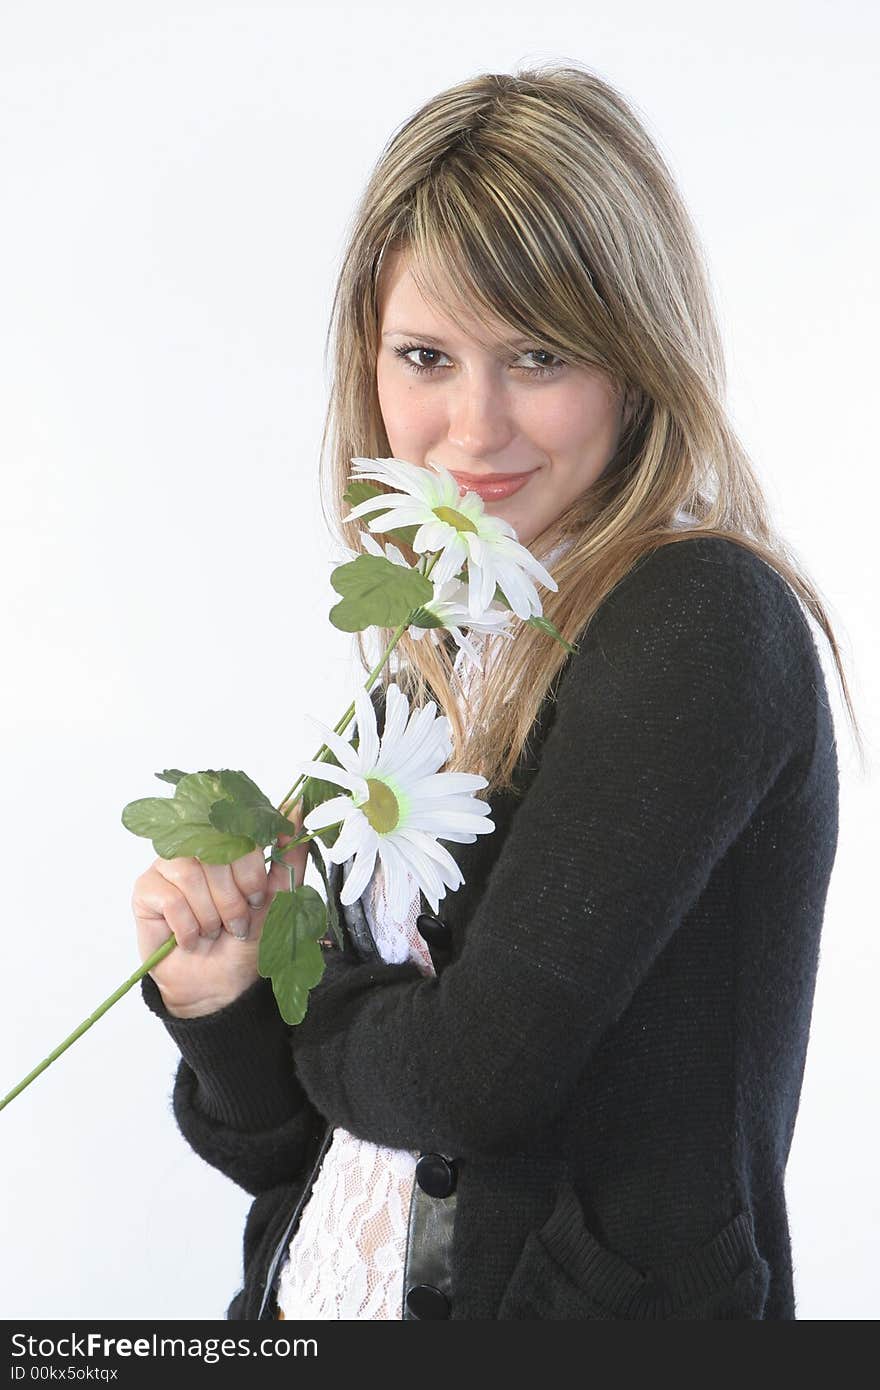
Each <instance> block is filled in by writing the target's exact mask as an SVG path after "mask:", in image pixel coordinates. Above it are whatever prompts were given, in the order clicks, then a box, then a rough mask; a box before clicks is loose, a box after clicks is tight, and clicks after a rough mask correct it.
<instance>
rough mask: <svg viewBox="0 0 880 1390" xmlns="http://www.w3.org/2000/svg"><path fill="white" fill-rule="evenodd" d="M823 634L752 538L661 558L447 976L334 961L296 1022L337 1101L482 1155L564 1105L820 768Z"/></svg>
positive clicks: (307, 1078)
mask: <svg viewBox="0 0 880 1390" xmlns="http://www.w3.org/2000/svg"><path fill="white" fill-rule="evenodd" d="M811 641H812V638H811V634H810V632H809V629H808V628H807V626H806V623H805V621H804V618H803V614H802V613H801V611H800V609H799V608H798V607H797V603H796V599H795V597H794V595H793V594H792V592H791V590H790V589H789V588H788V586H787V584H785V581H783V580H782V579H781V577H780V576H779V575H778V574H776V572H775V571H774V570H772V569H771V567H770V566H769V565H766V564H765V563H764V562H763V561H761V560H759V559H758V557H756V556H755V555H753V554H752V553H751V552H749V551H747V550H745V549H744V548H743V547H741V546H738V545H737V544H736V543H735V542H732V541H726V540H723V539H721V538H702V539H700V538H689V539H687V540H686V541H683V542H676V543H672V544H669V545H665V546H662V547H660V548H658V549H657V550H655V551H654V552H652V553H651V554H650V555H648V556H647V557H643V558H642V559H641V560H640V562H639V563H638V564H637V565H636V566H635V568H634V569H633V570H631V571H630V573H629V574H628V575H627V576H626V577H625V578H624V579H623V580H622V581H621V582H620V583H619V584H618V585H617V586H616V587H615V589H614V590H613V591H612V593H611V594H610V595H609V596H608V597H607V598H606V600H605V602H604V603H603V604H602V605H601V606H600V608H599V610H598V612H597V614H596V615H595V616H594V619H593V621H592V622H591V623H590V624H589V627H588V629H587V631H586V633H585V634H584V635H583V636H582V638H581V641H580V646H579V650H578V651H577V652H576V653H575V654H574V655H573V657H572V658H571V661H570V665H569V669H568V671H567V672H566V675H565V679H564V680H563V681H562V682H561V684H560V689H559V693H558V696H557V709H556V718H555V720H554V722H553V725H552V727H551V729H550V732H549V734H548V736H547V739H546V742H545V744H544V747H543V750H542V755H541V759H540V766H539V768H538V770H537V772H536V774H535V776H534V778H533V780H532V782H531V785H530V787H529V789H528V792H527V794H526V795H525V797H524V798H523V800H522V802H521V804H520V805H519V806H518V808H517V809H516V812H515V814H514V817H513V821H512V824H511V828H510V830H509V831H508V833H507V836H506V839H505V842H504V845H503V847H502V850H501V852H500V854H499V855H498V857H497V858H496V860H495V862H494V864H493V867H492V871H491V873H490V874H489V876H488V878H487V882H486V886H485V889H484V890H483V892H482V895H481V896H480V898H479V900H478V902H477V905H476V907H475V909H474V911H473V913H472V915H471V917H470V918H469V920H468V922H467V924H466V929H465V932H464V945H463V948H462V949H461V951H460V953H459V954H458V956H457V957H456V958H455V959H454V960H453V961H452V962H451V963H450V964H449V965H447V966H446V968H445V969H444V970H443V971H442V972H441V974H440V975H439V976H438V977H437V978H431V979H424V978H421V977H420V976H419V974H418V972H417V969H416V967H415V966H413V965H411V964H403V965H390V964H382V963H352V962H351V960H350V959H348V958H339V959H331V960H328V962H327V969H326V971H325V974H324V977H323V979H322V981H321V983H320V984H319V986H318V987H317V988H316V989H315V990H314V991H312V994H311V995H310V998H309V1006H308V1012H307V1014H306V1017H305V1019H304V1020H303V1022H302V1023H301V1024H299V1025H297V1027H296V1028H295V1029H294V1030H293V1036H292V1045H293V1049H294V1055H295V1057H296V1063H297V1072H298V1075H299V1077H300V1079H301V1081H302V1084H303V1086H304V1088H305V1090H306V1092H307V1094H308V1095H309V1096H310V1097H311V1099H312V1101H313V1102H314V1103H315V1105H317V1106H318V1107H319V1108H320V1110H321V1111H322V1113H324V1114H325V1115H327V1116H328V1117H329V1119H330V1120H331V1121H332V1122H333V1123H336V1124H341V1125H343V1126H345V1127H346V1128H347V1129H349V1130H351V1131H352V1132H353V1133H354V1134H357V1135H360V1136H362V1137H364V1138H367V1139H370V1140H372V1141H374V1142H376V1143H384V1144H388V1145H391V1146H393V1147H404V1148H412V1147H418V1148H421V1149H423V1150H426V1151H427V1150H435V1151H438V1152H441V1153H447V1154H459V1155H462V1156H467V1155H469V1154H474V1155H480V1154H492V1153H495V1152H499V1151H504V1150H507V1149H512V1148H516V1147H518V1146H520V1145H521V1144H522V1143H523V1142H524V1140H526V1139H527V1137H528V1136H529V1135H532V1134H534V1132H535V1130H536V1129H537V1128H538V1127H539V1126H541V1125H542V1124H545V1123H550V1122H551V1121H553V1120H554V1119H555V1118H556V1117H557V1116H558V1115H559V1114H560V1112H561V1111H562V1110H563V1109H564V1107H565V1106H566V1103H567V1102H568V1100H569V1099H570V1098H571V1095H572V1093H573V1090H574V1088H575V1086H576V1083H577V1080H578V1077H579V1075H580V1073H581V1072H582V1071H583V1070H584V1068H585V1066H586V1065H587V1064H588V1063H589V1061H590V1059H591V1056H592V1054H593V1053H594V1051H595V1049H596V1048H597V1046H598V1044H599V1043H600V1041H601V1040H602V1038H603V1035H604V1034H605V1033H606V1032H607V1030H608V1029H609V1028H610V1027H611V1026H612V1025H613V1024H614V1023H615V1021H616V1020H617V1019H619V1018H620V1016H621V1015H622V1014H623V1012H624V1011H625V1010H626V1008H627V1005H628V1003H629V1002H630V1000H631V999H632V996H633V994H634V992H635V990H636V989H637V988H638V986H639V984H640V982H641V981H642V980H643V979H644V978H645V976H646V975H647V973H648V972H649V971H650V970H651V967H652V965H653V963H654V962H655V961H656V959H657V957H658V955H659V953H660V952H661V951H662V950H663V949H664V947H665V946H666V945H667V943H668V942H669V941H670V939H671V937H672V935H673V933H674V932H675V930H676V928H677V926H678V925H679V924H680V923H681V921H682V918H683V917H684V915H685V914H686V913H687V912H688V910H689V909H690V908H691V906H692V905H693V904H694V903H695V902H696V900H697V899H698V897H699V896H700V894H701V893H702V891H703V889H704V887H705V886H706V883H707V881H708V879H709V876H710V874H711V872H712V869H713V866H714V865H715V864H716V863H717V862H718V860H719V859H720V858H722V857H723V856H724V854H725V853H726V851H727V850H728V849H729V847H730V846H731V845H732V844H733V842H734V841H735V840H736V839H737V837H738V836H739V835H740V834H741V832H742V831H743V829H744V828H745V827H746V825H747V824H748V822H749V821H750V819H751V818H752V817H753V816H754V815H755V813H756V811H757V810H758V808H759V807H762V804H764V805H766V804H769V802H770V801H775V800H776V798H777V797H779V798H782V797H784V796H785V795H787V794H789V793H790V792H791V791H792V790H793V789H794V788H795V787H796V786H797V785H799V784H800V781H801V779H802V776H803V771H804V769H803V760H804V757H805V756H806V755H808V753H809V749H810V747H811V740H812V734H813V727H812V723H811V718H812V715H811V710H812V705H811V700H812V701H813V702H814V701H815V691H814V689H813V686H812V682H811V681H810V679H808V678H807V677H806V676H805V671H806V669H807V668H806V666H805V653H806V650H807V648H806V646H805V643H810V642H811ZM814 650H815V649H814ZM440 911H441V914H442V903H441V907H440Z"/></svg>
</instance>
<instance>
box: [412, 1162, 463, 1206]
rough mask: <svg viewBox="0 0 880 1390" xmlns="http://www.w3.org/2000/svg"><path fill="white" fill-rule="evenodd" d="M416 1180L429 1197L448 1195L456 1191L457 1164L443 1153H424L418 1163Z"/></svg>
mask: <svg viewBox="0 0 880 1390" xmlns="http://www.w3.org/2000/svg"><path fill="white" fill-rule="evenodd" d="M416 1182H417V1183H418V1185H419V1187H420V1188H421V1189H422V1191H423V1192H427V1194H428V1196H429V1197H448V1196H449V1194H450V1192H454V1191H455V1164H454V1162H452V1161H451V1160H450V1159H448V1158H444V1157H443V1155H442V1154H422V1156H421V1158H420V1159H419V1161H418V1163H417V1164H416Z"/></svg>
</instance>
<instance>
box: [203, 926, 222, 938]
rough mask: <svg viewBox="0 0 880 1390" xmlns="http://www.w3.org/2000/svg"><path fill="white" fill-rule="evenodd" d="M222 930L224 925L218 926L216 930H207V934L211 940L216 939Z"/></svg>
mask: <svg viewBox="0 0 880 1390" xmlns="http://www.w3.org/2000/svg"><path fill="white" fill-rule="evenodd" d="M222 930H223V928H222V927H218V928H217V930H216V931H209V932H205V935H206V936H207V938H208V940H209V941H216V940H217V937H218V936H219V935H220V933H221V932H222Z"/></svg>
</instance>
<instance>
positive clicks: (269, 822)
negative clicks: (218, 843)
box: [208, 768, 290, 845]
mask: <svg viewBox="0 0 880 1390" xmlns="http://www.w3.org/2000/svg"><path fill="white" fill-rule="evenodd" d="M220 785H221V787H222V789H223V791H224V792H225V793H226V796H227V797H229V798H230V799H229V800H223V801H215V802H214V804H213V805H212V806H211V808H210V811H209V812H208V815H209V818H210V821H211V824H212V825H213V826H215V827H216V829H217V830H223V831H225V833H226V834H227V835H245V836H247V837H248V838H249V839H251V840H253V841H254V844H256V845H268V844H269V843H270V842H271V841H272V840H274V839H275V837H276V835H289V834H290V821H289V820H288V819H287V817H286V816H282V814H281V812H280V811H276V810H275V807H274V806H273V805H272V803H271V801H270V800H269V798H268V797H267V796H266V794H265V792H262V791H260V788H259V787H258V786H257V784H256V782H253V781H251V779H250V777H248V775H247V773H245V772H233V771H231V770H230V769H228V768H226V769H224V771H222V772H221V773H220Z"/></svg>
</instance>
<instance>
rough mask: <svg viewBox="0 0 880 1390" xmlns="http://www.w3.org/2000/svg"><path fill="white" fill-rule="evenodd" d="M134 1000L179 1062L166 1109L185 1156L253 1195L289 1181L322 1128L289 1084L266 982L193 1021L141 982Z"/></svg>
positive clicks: (289, 1067)
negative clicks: (190, 1153) (157, 1022)
mask: <svg viewBox="0 0 880 1390" xmlns="http://www.w3.org/2000/svg"><path fill="white" fill-rule="evenodd" d="M141 994H142V997H143V999H144V1002H145V1003H146V1005H147V1007H148V1008H149V1009H150V1010H151V1011H152V1012H153V1013H155V1014H156V1015H157V1016H158V1017H159V1018H160V1019H161V1020H162V1022H163V1024H164V1026H165V1030H166V1032H167V1033H168V1035H169V1036H170V1037H171V1038H172V1040H173V1041H174V1043H175V1044H176V1046H177V1047H178V1049H179V1051H180V1054H181V1056H180V1061H179V1063H178V1066H177V1072H176V1075H175V1079H174V1088H173V1092H172V1097H171V1106H172V1111H173V1114H174V1118H175V1120H176V1122H177V1126H178V1128H179V1130H180V1132H181V1134H182V1135H183V1137H184V1138H185V1139H186V1141H187V1143H188V1144H189V1145H190V1148H192V1149H193V1150H194V1152H195V1153H197V1154H198V1155H199V1157H200V1158H203V1159H204V1160H205V1162H206V1163H209V1164H210V1165H211V1166H212V1167H213V1168H218V1169H219V1170H220V1171H221V1172H222V1173H224V1174H225V1175H226V1176H227V1177H228V1178H231V1179H232V1181H233V1182H235V1183H237V1184H238V1186H239V1187H242V1188H244V1189H245V1191H246V1192H250V1193H251V1194H253V1195H256V1194H257V1193H259V1192H263V1191H266V1190H267V1189H268V1188H271V1187H276V1186H278V1185H279V1184H281V1183H284V1182H290V1181H292V1180H293V1179H294V1178H295V1177H296V1176H297V1173H298V1170H299V1169H300V1168H301V1166H302V1165H303V1163H304V1162H305V1157H306V1154H307V1152H308V1149H309V1143H310V1140H311V1138H312V1135H313V1133H314V1130H315V1128H316V1126H317V1125H318V1124H321V1123H323V1121H322V1119H321V1117H320V1116H319V1115H318V1113H317V1112H316V1110H315V1108H314V1106H313V1105H312V1104H311V1102H310V1100H309V1099H308V1097H307V1096H306V1095H305V1093H304V1091H303V1089H302V1086H301V1085H300V1082H299V1080H298V1078H297V1076H296V1073H295V1069H294V1063H293V1057H292V1056H291V1051H290V1027H289V1025H288V1024H286V1023H285V1022H284V1020H283V1019H282V1017H281V1015H280V1013H279V1012H278V1007H277V1004H276V1003H275V997H274V994H273V991H272V986H271V984H270V982H269V981H268V980H266V979H262V978H261V979H259V980H256V981H255V982H254V984H253V985H252V986H251V987H250V989H248V990H245V991H244V992H243V993H242V994H241V995H240V996H239V997H238V998H237V999H236V1000H234V1001H233V1002H232V1003H231V1004H227V1005H226V1006H225V1007H224V1008H222V1009H218V1010H217V1011H216V1012H214V1013H211V1014H206V1015H204V1016H203V1017H200V1018H178V1017H176V1016H175V1015H174V1014H171V1013H169V1012H168V1010H167V1009H166V1008H165V1004H164V1001H163V999H162V994H161V991H160V990H159V987H158V985H157V984H156V982H155V980H154V979H153V978H152V976H151V975H149V974H147V975H144V976H143V977H142V979H141Z"/></svg>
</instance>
